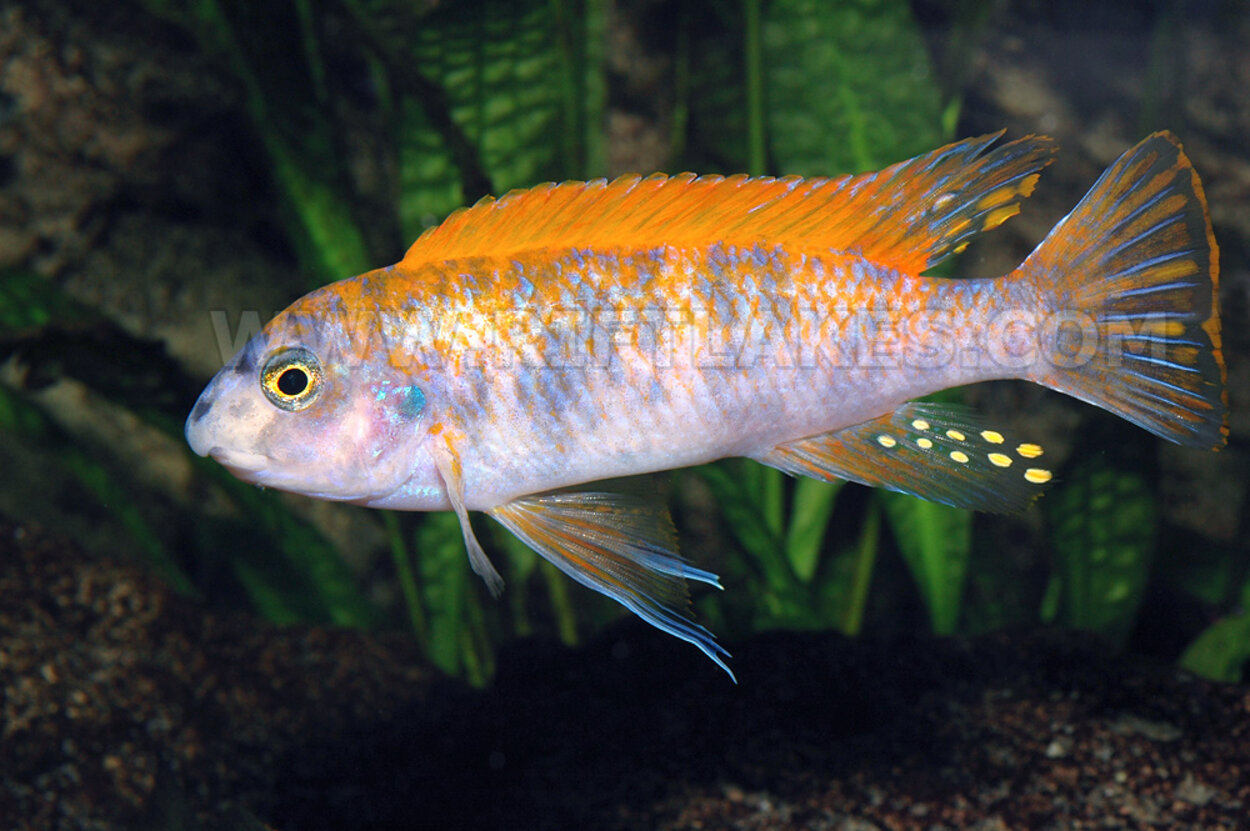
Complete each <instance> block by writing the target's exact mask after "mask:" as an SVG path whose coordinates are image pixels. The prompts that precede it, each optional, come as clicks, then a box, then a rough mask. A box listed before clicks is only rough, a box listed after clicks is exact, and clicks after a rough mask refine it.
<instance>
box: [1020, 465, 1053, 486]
mask: <svg viewBox="0 0 1250 831" xmlns="http://www.w3.org/2000/svg"><path fill="white" fill-rule="evenodd" d="M1024 478H1025V479H1027V480H1028V481H1030V482H1032V483H1033V484H1035V485H1044V484H1046V483H1047V482H1049V481H1050V480H1051V479H1052V478H1053V477H1052V475H1051V472H1050V471H1049V470H1046V469H1045V468H1041V467H1031V468H1029V469H1028V470H1026V471H1025V472H1024Z"/></svg>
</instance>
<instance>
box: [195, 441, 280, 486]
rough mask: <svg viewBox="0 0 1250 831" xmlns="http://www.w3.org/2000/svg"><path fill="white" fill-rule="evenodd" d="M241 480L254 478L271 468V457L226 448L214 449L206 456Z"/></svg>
mask: <svg viewBox="0 0 1250 831" xmlns="http://www.w3.org/2000/svg"><path fill="white" fill-rule="evenodd" d="M205 455H207V456H209V457H210V458H212V459H213V460H214V461H216V462H217V463H218V464H219V465H221V466H222V467H224V468H225V469H226V470H228V471H230V472H231V473H233V474H234V475H235V476H237V477H239V478H240V479H248V478H253V477H255V476H256V474H258V473H260V472H261V471H263V470H264V469H265V468H266V467H268V466H269V457H268V456H265V455H263V454H261V453H248V452H246V451H243V450H231V449H229V448H226V447H220V446H219V447H213V448H211V449H210V450H209V451H208V453H207V454H205Z"/></svg>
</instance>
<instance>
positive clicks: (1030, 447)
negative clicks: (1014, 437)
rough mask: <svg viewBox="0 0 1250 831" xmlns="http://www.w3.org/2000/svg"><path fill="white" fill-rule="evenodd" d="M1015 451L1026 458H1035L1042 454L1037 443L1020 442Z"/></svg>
mask: <svg viewBox="0 0 1250 831" xmlns="http://www.w3.org/2000/svg"><path fill="white" fill-rule="evenodd" d="M1016 453H1018V454H1020V455H1021V456H1023V457H1024V458H1026V459H1036V458H1037V457H1038V456H1040V455H1042V447H1041V445H1038V444H1022V445H1020V446H1018V447H1017V448H1016Z"/></svg>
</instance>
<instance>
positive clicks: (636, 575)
mask: <svg viewBox="0 0 1250 831" xmlns="http://www.w3.org/2000/svg"><path fill="white" fill-rule="evenodd" d="M488 513H490V515H491V516H493V517H494V518H495V519H496V520H498V521H499V522H500V523H501V524H502V525H503V526H504V527H505V528H507V529H508V530H509V531H511V532H512V533H513V534H515V535H516V536H517V537H519V538H520V539H521V540H522V541H523V542H524V543H525V544H526V545H528V546H530V547H531V548H533V549H534V550H535V551H537V552H538V553H539V554H541V555H542V556H544V557H546V558H547V559H548V560H550V561H551V562H552V563H554V564H555V565H556V567H558V568H559V569H560V570H561V571H563V572H564V573H565V574H567V575H569V576H570V577H572V578H573V579H574V580H576V581H578V582H579V583H581V584H582V585H584V586H589V587H590V588H592V589H594V590H595V591H598V592H601V593H603V594H606V595H607V596H608V597H611V598H612V599H613V600H616V601H618V602H619V603H621V604H622V605H624V606H625V607H626V608H627V609H629V610H630V611H631V612H633V613H634V614H636V615H638V616H639V617H640V618H642V619H643V620H645V621H646V622H647V623H650V624H651V625H652V626H655V627H656V628H658V629H661V630H663V631H665V632H667V633H669V634H670V635H674V636H676V637H678V638H681V639H682V640H684V641H686V642H688V643H692V644H694V645H695V646H697V647H698V648H699V649H700V650H702V651H703V654H704V655H707V656H708V657H709V658H711V659H712V660H713V661H714V662H715V663H716V665H717V666H719V667H720V668H721V669H723V670H725V672H727V673H729V677H730V678H733V672H732V671H730V669H729V667H728V666H727V665H726V664H725V661H724V659H725V658H728V657H729V653H728V652H726V651H725V649H724V647H722V646H720V644H718V643H716V640H715V637H714V636H713V635H712V633H711V632H709V631H708V630H707V629H705V628H703V627H702V626H700V625H699V624H697V623H695V622H694V620H693V619H692V618H691V616H690V594H689V592H688V590H687V587H686V580H688V579H689V580H697V581H699V582H701V583H707V584H708V585H711V586H715V587H717V588H720V587H721V585H720V581H719V579H718V578H717V577H716V575H715V574H712V573H711V572H708V571H704V570H702V569H699V568H695V567H694V566H692V565H690V564H689V563H687V562H686V561H685V560H683V559H682V558H681V557H680V556H679V555H678V554H677V538H676V532H675V530H674V528H673V523H672V520H671V519H669V516H668V512H667V511H665V510H664V509H662V508H659V507H657V506H654V505H651V504H649V503H647V502H644V501H642V500H638V499H634V498H631V497H627V496H621V495H617V494H610V493H549V494H538V495H535V496H526V497H522V498H520V499H516V500H513V501H512V502H509V503H507V504H505V505H501V506H499V507H497V508H493V509H491V510H490V511H489V512H488Z"/></svg>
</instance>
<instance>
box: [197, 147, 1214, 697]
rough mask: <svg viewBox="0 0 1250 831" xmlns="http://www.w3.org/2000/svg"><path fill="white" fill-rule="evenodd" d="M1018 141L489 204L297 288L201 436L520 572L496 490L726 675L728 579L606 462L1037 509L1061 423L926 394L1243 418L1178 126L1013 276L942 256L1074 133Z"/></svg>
mask: <svg viewBox="0 0 1250 831" xmlns="http://www.w3.org/2000/svg"><path fill="white" fill-rule="evenodd" d="M996 138H997V136H982V137H978V138H971V139H966V140H964V141H961V142H957V143H955V144H952V145H949V146H947V147H943V148H939V149H937V150H934V151H933V152H931V153H927V154H924V155H922V156H918V157H916V158H915V159H910V160H907V161H904V162H900V163H898V164H896V165H893V166H891V167H889V168H886V169H885V170H882V171H878V172H875V173H865V174H859V175H857V176H841V177H834V178H814V179H802V178H799V177H783V178H780V179H773V178H768V177H759V178H751V177H747V176H731V177H728V178H725V177H719V176H710V177H698V176H694V175H693V174H681V175H678V176H672V177H668V176H663V175H659V174H657V175H654V176H649V177H646V178H643V177H638V176H626V177H622V178H620V179H617V180H615V181H612V182H607V181H605V180H598V181H594V182H566V183H563V184H558V185H557V184H547V185H540V186H538V187H536V188H532V189H530V190H528V191H516V192H512V193H509V194H505V195H504V196H502V197H500V198H499V199H486V200H483V201H481V202H479V203H478V204H477V205H474V206H472V207H470V208H467V209H464V210H462V211H459V212H457V213H455V214H453V215H452V216H450V217H448V218H447V220H445V221H444V222H443V223H442V224H441V225H439V226H437V227H435V228H433V229H431V230H429V231H427V232H426V233H425V234H423V235H422V236H421V237H420V238H419V239H418V240H417V241H416V242H415V243H413V245H412V247H411V248H410V249H409V251H408V253H407V254H406V255H405V257H404V259H403V260H402V261H401V262H399V263H397V264H395V265H393V266H390V267H387V268H382V269H378V270H376V271H373V272H369V273H368V274H365V275H361V276H359V277H356V278H351V279H348V280H343V281H340V282H339V283H335V284H333V285H330V286H327V287H324V288H322V289H319V290H318V291H315V292H313V293H311V294H309V295H307V296H306V297H304V298H302V299H301V300H299V301H297V302H296V303H295V304H293V305H292V306H291V307H290V308H289V309H287V310H286V311H285V312H283V313H282V314H280V315H278V316H277V317H276V318H275V319H274V320H273V321H271V322H270V323H269V324H268V325H267V326H266V327H265V328H264V329H263V330H262V331H261V332H260V333H258V334H257V335H256V336H255V337H254V338H253V339H252V340H251V341H250V342H249V343H248V344H247V345H246V346H245V348H244V349H243V350H242V351H241V352H240V354H239V355H238V356H236V357H235V358H234V359H233V360H232V361H231V362H230V363H228V364H227V366H226V367H225V368H224V369H223V370H222V371H221V373H219V374H218V376H217V377H216V378H215V379H214V380H213V381H212V383H210V384H209V386H208V387H207V388H206V389H205V391H204V393H203V394H202V395H201V397H200V400H199V401H198V402H197V404H196V406H195V409H194V410H193V411H192V413H191V415H190V417H189V418H188V420H187V427H186V434H187V439H188V441H189V442H190V444H191V447H192V448H193V449H194V450H195V451H196V452H197V453H200V454H203V455H211V456H213V457H214V458H216V459H218V460H219V461H220V462H221V463H222V464H224V465H226V466H227V467H229V468H230V470H231V471H232V472H234V473H235V474H236V475H238V476H240V477H242V478H244V479H246V480H248V481H252V482H256V483H257V484H261V485H265V486H270V487H278V488H282V489H285V490H290V491H295V492H299V493H306V494H310V495H313V496H317V497H319V498H325V499H338V500H343V501H349V502H355V503H358V504H363V505H369V506H374V507H384V508H398V509H407V510H448V509H450V510H454V511H455V512H456V513H457V515H458V517H459V520H460V524H461V527H462V529H463V532H464V538H465V545H466V549H467V551H468V555H469V562H470V565H471V567H472V568H473V570H474V571H476V572H477V573H478V574H480V575H481V576H482V577H483V578H484V579H485V580H486V581H487V584H488V585H489V586H490V588H491V590H492V591H496V592H497V591H499V590H500V589H501V588H502V585H503V580H502V578H501V577H500V575H499V574H498V572H496V571H495V569H494V567H493V566H492V565H491V563H490V561H489V559H488V558H487V556H486V554H485V552H484V551H483V549H482V547H481V546H480V545H479V544H478V542H477V540H476V538H475V536H474V532H473V528H472V526H471V524H470V522H469V519H468V512H469V511H470V510H480V511H484V512H486V513H487V514H489V515H490V516H492V517H493V518H494V519H496V520H497V521H499V522H500V523H502V524H503V525H504V526H505V527H506V528H508V529H509V530H510V531H512V532H513V533H514V534H515V535H516V536H517V537H519V538H520V539H521V540H523V541H524V542H525V543H526V544H527V545H529V546H530V547H532V548H533V549H534V550H535V551H537V552H538V553H539V554H541V555H542V556H544V557H546V558H547V559H549V560H550V561H551V562H552V563H554V564H555V565H556V566H557V567H558V568H560V569H561V570H562V571H564V572H565V573H566V574H568V575H569V576H570V577H572V578H573V579H575V580H577V581H578V582H580V583H582V584H584V585H586V586H589V587H590V588H592V589H595V590H596V591H600V592H602V593H604V594H606V595H608V596H610V597H612V598H614V599H616V600H618V601H620V602H621V603H622V604H623V605H625V606H626V607H627V608H629V609H630V610H631V611H633V612H635V613H636V614H638V615H639V616H640V617H642V618H643V619H644V620H646V621H647V622H649V623H651V624H653V625H655V626H656V627H658V628H660V629H661V630H663V631H665V632H668V633H670V634H672V635H675V636H676V637H679V638H681V639H683V640H686V641H688V642H690V643H691V644H693V645H695V646H696V647H698V648H699V649H700V650H702V651H703V652H704V654H706V655H707V656H708V657H709V658H711V659H712V660H713V661H715V662H716V663H717V664H718V665H719V666H721V667H722V668H724V669H725V670H726V671H727V672H728V671H729V670H728V666H727V664H726V663H725V660H726V659H727V658H728V654H727V653H726V652H725V650H724V649H723V647H721V646H720V645H719V644H717V642H716V640H715V638H714V637H713V636H712V635H711V633H709V632H708V631H707V630H706V629H704V628H703V627H701V626H699V625H698V624H697V623H695V622H694V621H693V619H692V618H691V615H690V611H689V608H688V600H687V598H688V594H687V590H686V582H687V581H689V580H693V581H696V582H702V583H706V584H709V585H712V586H716V587H719V586H720V584H719V581H718V579H717V578H716V576H715V575H714V574H711V573H710V572H707V571H704V570H702V569H699V568H697V567H695V566H694V565H692V564H690V563H688V562H686V561H685V560H684V559H682V557H681V556H680V555H679V554H678V553H677V544H676V538H675V534H674V532H673V526H672V522H671V520H670V519H669V517H668V514H667V512H666V511H665V510H664V508H663V507H662V506H660V505H657V504H654V503H653V502H650V501H646V500H638V499H635V498H632V497H627V496H621V495H615V494H607V493H602V492H597V491H593V490H587V489H586V487H587V485H588V483H592V482H594V481H596V480H600V479H605V478H615V477H619V476H626V475H633V474H638V473H645V472H649V471H657V470H668V469H672V468H677V467H683V466H687V465H693V464H699V463H702V462H707V461H711V460H714V459H718V458H724V457H729V456H744V457H748V458H752V459H755V460H757V461H759V462H761V463H763V464H766V465H771V466H773V467H776V468H778V469H780V470H783V471H785V472H787V473H790V474H793V475H801V476H811V477H815V478H818V479H825V480H833V479H849V480H852V481H856V482H860V483H863V484H866V485H870V486H879V487H886V488H891V489H894V490H898V491H901V492H904V493H910V494H913V495H916V496H920V497H923V498H927V499H933V500H936V501H939V502H944V503H946V504H950V505H956V506H961V507H969V508H979V509H985V510H996V511H1011V510H1019V509H1021V508H1023V507H1025V506H1026V505H1028V504H1029V503H1030V502H1031V501H1032V500H1033V499H1034V498H1036V497H1037V496H1038V495H1039V494H1040V493H1041V491H1042V488H1043V486H1045V485H1046V484H1047V483H1048V482H1049V481H1051V479H1052V473H1051V469H1050V467H1049V466H1048V464H1047V463H1046V461H1045V455H1044V449H1043V448H1042V447H1041V446H1039V445H1037V444H1035V443H1032V442H1030V441H1028V440H1027V439H1022V438H1019V437H1016V436H1014V435H1012V434H1011V432H1010V431H1009V429H1007V427H1005V426H1003V425H996V424H988V423H986V422H985V421H984V420H983V419H981V418H980V417H979V416H977V415H976V414H975V413H972V412H970V411H969V410H966V409H962V408H954V407H949V406H938V405H934V404H927V403H921V402H917V401H915V400H913V399H916V398H918V397H920V396H923V395H925V394H927V393H930V392H935V391H938V390H941V389H946V388H948V387H952V386H958V385H962V384H967V383H974V382H977V381H981V380H987V379H992V378H1022V379H1026V380H1029V381H1033V382H1036V383H1039V384H1043V385H1045V386H1047V387H1050V388H1052V389H1055V390H1058V391H1060V392H1064V393H1067V394H1069V395H1073V396H1076V397H1078V398H1081V399H1083V400H1085V401H1088V402H1090V403H1093V404H1095V405H1097V406H1100V407H1103V408H1105V409H1108V410H1110V411H1112V412H1114V413H1117V414H1119V415H1120V416H1122V417H1124V418H1126V419H1128V420H1129V421H1132V422H1133V423H1135V424H1138V425H1139V426H1141V427H1143V428H1145V429H1147V430H1150V431H1151V432H1153V433H1155V434H1157V435H1160V436H1162V437H1164V438H1167V439H1169V440H1171V441H1175V442H1178V443H1181V444H1185V445H1189V446H1195V447H1208V448H1211V447H1219V446H1220V445H1222V444H1223V443H1224V441H1225V439H1226V436H1227V397H1226V391H1225V386H1224V384H1225V372H1224V364H1223V358H1222V353H1221V344H1220V324H1219V303H1218V296H1217V281H1218V249H1217V247H1216V244H1215V239H1214V236H1213V235H1212V232H1211V227H1210V220H1209V218H1208V216H1207V212H1206V204H1205V198H1204V196H1203V192H1202V185H1201V183H1200V182H1199V180H1198V177H1197V174H1196V173H1195V172H1194V170H1193V167H1192V165H1190V163H1189V160H1188V159H1187V158H1186V156H1185V154H1184V152H1183V150H1182V149H1181V147H1180V144H1179V142H1177V141H1176V139H1175V138H1174V137H1172V136H1171V135H1170V134H1167V133H1158V134H1155V135H1153V136H1150V137H1149V138H1147V139H1145V140H1144V141H1143V142H1141V143H1140V144H1138V145H1137V146H1136V147H1134V148H1132V149H1130V150H1129V151H1127V152H1126V153H1125V154H1124V155H1123V156H1121V157H1120V159H1118V160H1117V161H1116V162H1115V163H1114V164H1113V165H1111V167H1109V168H1108V169H1107V171H1106V172H1105V173H1104V174H1103V175H1102V176H1101V177H1100V178H1099V180H1098V181H1097V182H1096V183H1095V184H1094V186H1093V187H1092V188H1091V189H1090V192H1089V193H1088V194H1087V195H1086V196H1085V198H1084V199H1082V200H1081V202H1080V203H1079V204H1078V205H1077V206H1076V207H1075V208H1074V209H1073V211H1072V212H1071V213H1069V214H1068V216H1067V217H1065V218H1064V219H1063V220H1062V221H1061V222H1060V223H1059V224H1058V225H1057V226H1056V227H1055V228H1054V229H1053V230H1052V231H1051V233H1050V234H1048V235H1047V237H1046V239H1045V240H1043V241H1042V243H1041V244H1040V245H1039V246H1038V247H1037V249H1036V250H1035V251H1034V252H1033V253H1032V254H1030V255H1029V257H1028V258H1027V259H1026V260H1025V262H1024V263H1022V264H1021V266H1020V267H1019V268H1017V269H1015V270H1014V271H1012V272H1011V273H1009V274H1007V275H1004V276H1002V277H998V278H993V279H985V280H947V279H940V278H932V277H927V276H925V275H924V272H925V271H926V270H927V269H930V268H932V267H933V266H934V265H937V264H938V263H940V262H942V261H943V260H945V259H946V258H947V257H949V256H950V255H951V254H953V253H956V252H958V251H961V250H963V248H964V247H965V246H966V245H967V244H968V243H969V241H970V240H971V239H972V238H974V237H975V236H976V235H977V234H979V233H982V232H984V231H987V230H990V229H992V228H994V227H997V226H998V225H1000V224H1001V223H1002V222H1004V221H1006V220H1007V219H1009V218H1010V217H1011V216H1013V215H1014V214H1015V213H1017V212H1018V211H1019V208H1020V202H1021V201H1022V200H1023V199H1025V198H1026V197H1028V196H1029V195H1030V194H1031V193H1032V191H1033V189H1034V187H1035V185H1036V184H1037V181H1038V177H1039V174H1040V171H1041V169H1042V168H1043V167H1045V166H1046V165H1047V164H1048V163H1049V162H1050V160H1051V158H1052V156H1053V154H1054V152H1055V148H1054V144H1053V142H1051V141H1050V140H1049V139H1046V138H1044V137H1038V136H1030V137H1026V138H1023V139H1019V140H1017V141H1013V142H1009V143H1007V144H1004V145H1001V146H999V147H997V148H993V147H992V146H991V145H992V144H993V142H994V141H995V140H996ZM562 488H573V489H575V490H560V491H558V492H555V491H557V489H562ZM731 675H732V673H731Z"/></svg>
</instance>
